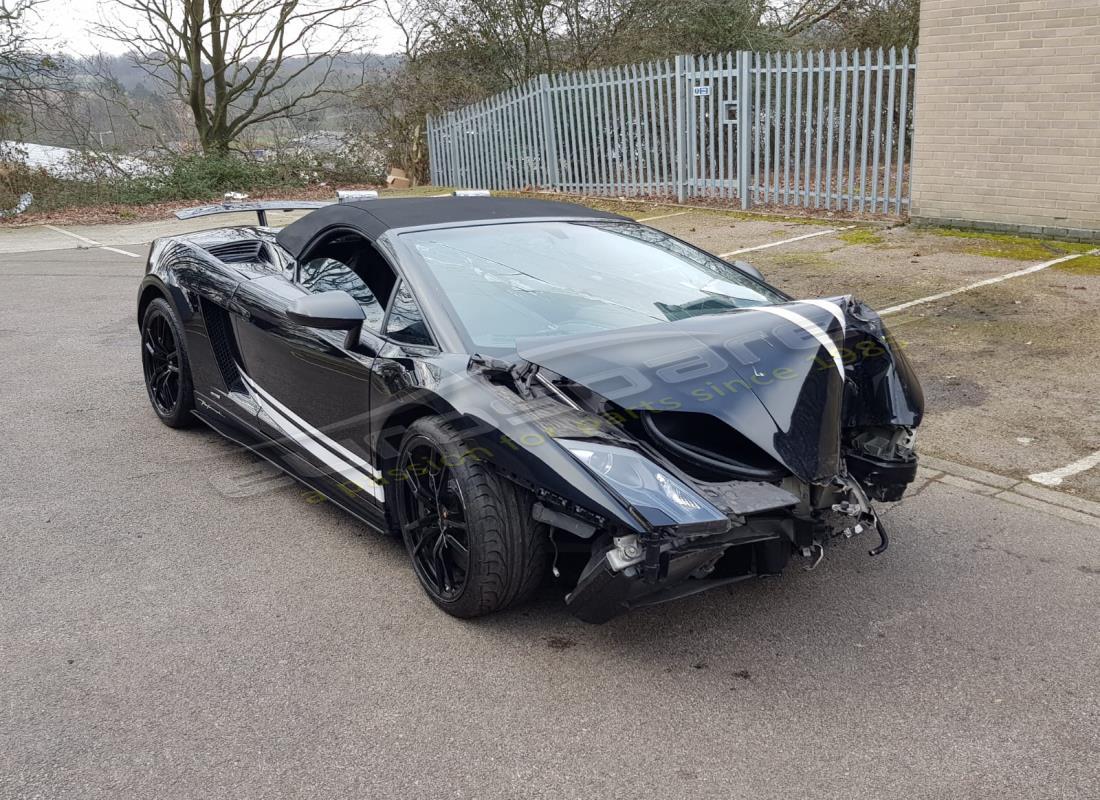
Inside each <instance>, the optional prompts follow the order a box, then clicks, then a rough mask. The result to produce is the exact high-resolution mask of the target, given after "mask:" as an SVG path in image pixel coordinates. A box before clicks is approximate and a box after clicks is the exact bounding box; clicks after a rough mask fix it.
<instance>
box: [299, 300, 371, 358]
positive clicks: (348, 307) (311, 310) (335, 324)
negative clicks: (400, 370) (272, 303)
mask: <svg viewBox="0 0 1100 800" xmlns="http://www.w3.org/2000/svg"><path fill="white" fill-rule="evenodd" d="M286 315H287V317H288V318H289V319H290V321H291V322H296V323H298V324H299V325H304V326H305V327H307V328H319V329H321V330H326V331H347V332H348V335H347V337H346V338H345V339H344V347H347V348H351V347H352V346H353V345H354V344H355V343H356V342H358V341H359V333H360V331H361V330H362V328H363V321H364V320H365V319H366V318H367V317H366V315H365V314H364V313H363V307H362V306H361V305H359V301H358V300H356V299H355V298H354V297H352V296H351V295H350V294H348V293H347V292H342V291H333V292H321V293H320V294H311V295H309V296H307V297H299V298H298V299H297V300H295V301H294V302H293V303H291V304H290V306H288V307H287V310H286Z"/></svg>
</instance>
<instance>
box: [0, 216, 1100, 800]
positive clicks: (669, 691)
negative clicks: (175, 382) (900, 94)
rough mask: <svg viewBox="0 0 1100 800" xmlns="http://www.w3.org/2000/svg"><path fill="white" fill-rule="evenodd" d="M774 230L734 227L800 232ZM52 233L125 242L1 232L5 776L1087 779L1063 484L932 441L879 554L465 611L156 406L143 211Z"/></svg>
mask: <svg viewBox="0 0 1100 800" xmlns="http://www.w3.org/2000/svg"><path fill="white" fill-rule="evenodd" d="M655 213H656V212H655ZM662 223H665V224H666V225H667V229H669V230H673V231H675V232H677V233H678V234H680V235H689V234H691V233H692V232H691V231H687V230H681V227H682V226H683V227H684V228H687V227H691V224H692V223H691V220H690V219H684V218H683V217H672V218H668V219H667V220H661V221H654V222H653V224H655V225H658V226H661V225H662ZM792 227H793V228H797V229H788V228H787V227H786V226H783V225H779V226H778V227H777V225H776V224H775V223H765V222H756V223H753V224H745V225H741V224H740V223H737V225H735V226H734V233H733V234H731V236H732V237H733V238H735V239H736V241H735V242H734V244H736V245H738V246H740V247H747V246H753V245H755V244H760V243H767V242H769V241H777V240H779V239H782V238H784V237H793V236H797V235H800V234H801V233H805V232H810V231H813V230H815V228H814V227H812V226H809V227H807V226H792ZM23 230H30V231H31V233H30V234H28V233H23ZM73 230H75V232H76V233H77V234H79V235H80V236H83V237H85V238H86V239H90V240H92V241H95V242H98V243H99V244H102V245H107V246H109V247H113V248H115V249H116V250H122V251H127V252H130V253H133V254H136V255H135V256H126V255H123V254H120V253H118V252H112V251H108V250H103V249H102V248H99V247H89V246H87V245H86V244H85V243H82V242H81V241H79V240H77V239H73V238H72V237H70V236H66V235H65V234H58V233H57V232H56V231H45V232H44V231H41V230H39V229H22V230H21V231H19V232H15V231H8V230H0V363H2V364H3V373H2V384H0V407H2V409H3V412H4V413H3V416H2V421H0V426H2V427H0V435H2V440H3V442H4V445H3V447H2V448H0V469H2V470H3V475H4V476H5V479H4V482H3V484H2V485H0V547H2V552H3V553H4V556H5V557H4V558H3V560H2V561H0V674H2V676H3V679H2V681H0V798H5V799H6V798H35V797H42V798H69V797H71V798H129V797H135V798H137V797H140V798H150V797H171V798H190V797H195V798H220V797H225V798H253V797H311V798H316V797H379V798H387V797H400V798H433V799H434V798H443V797H455V798H521V797H522V798H591V797H660V798H679V797H685V798H711V797H713V798H764V797H775V798H780V797H782V798H791V797H812V798H833V797H835V798H846V799H848V800H854V799H855V798H898V797H904V798H957V797H966V798H978V797H991V798H992V797H996V798H1029V799H1032V798H1048V797H1049V798H1086V797H1094V796H1095V791H1096V786H1097V785H1100V760H1098V759H1097V753H1098V752H1100V681H1098V677H1100V627H1098V624H1097V620H1098V619H1100V614H1098V611H1100V548H1097V544H1098V541H1100V538H1098V537H1100V511H1098V507H1096V505H1095V503H1091V502H1090V501H1089V500H1088V499H1087V498H1086V497H1085V496H1084V495H1073V494H1068V493H1063V492H1055V491H1050V490H1047V489H1043V488H1042V487H1039V486H1036V485H1034V484H1033V483H1032V482H1029V481H1028V480H1027V479H1026V477H1025V476H1024V472H1026V469H1028V468H1030V467H1027V466H1026V465H1025V467H1023V468H1021V469H1022V470H1023V471H1021V469H1017V466H1016V465H1015V464H1014V462H1013V461H1012V460H1011V458H1010V457H1009V456H1007V455H1005V456H1002V457H1001V458H1002V462H1001V466H1002V467H1003V469H988V470H983V469H981V468H975V467H973V466H969V465H967V464H963V463H959V461H956V460H949V459H947V458H945V457H943V454H942V453H937V455H939V456H940V457H937V455H932V456H931V457H930V458H928V459H926V460H925V464H926V466H925V468H924V469H922V474H921V479H920V481H919V483H918V485H916V486H914V487H913V489H912V490H911V492H910V494H909V495H908V496H907V497H906V499H905V500H903V501H902V502H901V503H899V504H896V505H893V506H892V507H890V508H888V509H887V511H886V521H887V524H888V525H889V527H890V529H891V531H892V537H891V538H892V546H891V547H890V549H889V551H888V552H887V553H885V554H884V555H882V556H880V557H878V558H870V557H868V555H867V552H866V551H867V548H868V547H869V546H870V544H871V543H870V542H868V541H866V540H861V539H860V538H858V537H857V538H856V539H852V540H851V541H848V542H844V543H842V544H840V545H839V546H836V547H834V548H832V549H830V550H829V551H828V552H827V554H826V558H825V560H824V561H823V563H822V564H821V565H820V566H819V567H818V568H817V569H816V570H814V571H812V572H810V571H805V570H803V569H802V568H801V566H800V564H799V563H796V562H792V565H791V566H790V567H789V568H788V570H787V572H786V574H785V575H784V576H783V577H782V578H781V579H778V580H768V581H759V582H753V583H748V584H741V585H737V586H734V587H731V588H729V589H720V590H716V591H714V592H711V593H708V594H704V595H700V596H696V597H693V598H688V599H686V600H682V601H679V602H676V603H673V604H670V605H665V606H660V607H656V608H652V609H648V610H643V611H639V612H635V613H632V614H630V615H627V616H625V617H622V618H619V619H616V620H614V621H612V622H610V623H608V624H606V625H603V626H589V625H585V624H584V623H581V622H579V621H577V620H575V619H574V618H572V617H571V616H570V615H569V614H568V612H567V611H566V610H565V607H564V604H563V603H562V602H561V599H560V593H555V591H554V590H553V588H552V587H548V588H547V590H546V591H545V592H544V593H543V595H542V596H541V597H540V598H539V599H538V600H537V601H536V602H535V603H534V604H532V605H529V606H527V607H525V608H522V609H517V610H515V611H512V612H508V613H505V614H502V615H498V616H494V617H490V618H487V619H483V620H479V621H474V622H462V621H459V620H455V619H452V618H450V617H447V616H446V615H444V614H442V613H441V612H439V611H437V610H436V609H435V607H434V606H433V605H432V604H431V603H430V602H429V601H428V600H427V598H426V597H425V596H424V595H423V593H422V592H421V590H420V589H419V587H418V585H417V583H416V580H415V578H414V576H413V574H412V572H411V570H410V569H409V566H408V563H407V556H406V555H405V553H404V551H403V549H402V547H401V546H400V545H399V544H398V543H397V542H395V541H393V540H390V539H385V538H383V537H381V536H379V535H376V534H374V533H371V532H370V531H366V530H364V529H363V527H362V526H361V525H360V524H358V523H357V522H355V521H354V520H353V519H351V518H350V517H348V516H346V515H345V514H343V513H341V512H339V511H338V510H336V509H334V508H331V507H330V506H329V505H328V504H320V505H314V504H310V503H309V502H307V499H306V498H307V494H306V493H305V492H304V491H303V490H302V488H301V487H299V486H298V485H297V484H294V483H293V482H291V481H290V480H289V479H286V478H285V477H282V476H280V475H278V474H275V473H273V472H272V470H271V469H270V468H269V467H267V466H266V465H265V464H263V463H261V462H259V461H258V460H257V459H256V458H255V457H254V456H251V455H249V454H247V453H246V452H243V451H242V450H240V449H239V448H236V447H235V446H233V445H231V444H229V443H227V442H225V441H224V440H221V439H220V438H218V437H217V436H216V435H214V434H213V433H212V432H210V431H208V430H206V429H203V428H198V429H195V430H192V431H184V432H180V431H173V430H170V429H168V428H166V427H164V426H162V425H161V424H160V423H159V422H158V421H157V420H156V418H155V416H154V415H153V413H152V411H151V410H150V409H149V407H148V401H147V399H146V397H145V391H144V388H143V385H142V377H141V366H140V360H139V358H138V336H137V326H136V321H135V319H134V314H135V312H134V305H135V294H136V288H137V284H138V281H139V279H140V277H141V274H142V271H143V268H144V256H145V253H146V251H147V247H148V238H149V237H150V236H151V235H155V234H153V233H151V232H150V231H152V230H153V229H152V228H144V227H139V226H118V229H113V230H108V229H106V228H105V229H103V230H98V229H93V228H85V229H73ZM158 230H159V229H158ZM34 231H37V232H38V234H39V235H40V236H42V237H46V238H42V239H35V238H34V235H33V232H34ZM13 234H18V236H19V237H25V238H22V239H21V240H20V241H19V242H13V241H12V239H11V237H12V235H13ZM828 238H829V237H825V236H823V237H821V239H811V240H809V242H816V243H817V244H815V245H814V247H817V246H822V247H824V246H825V243H824V242H822V241H821V240H822V239H828ZM46 245H49V246H46ZM707 246H708V247H709V248H710V249H713V250H719V251H721V250H720V248H721V247H722V246H723V245H722V242H721V241H719V240H717V239H715V240H714V241H710V242H708V243H707ZM801 247H802V245H801V244H800V245H799V246H798V247H796V246H795V245H791V246H790V248H791V249H793V250H798V251H800V252H802V250H799V248H801ZM730 249H733V248H732V247H731V248H730ZM783 251H784V248H783V247H776V248H774V249H771V250H768V251H766V252H767V253H770V254H772V255H774V256H780V255H781V253H782V252H783ZM788 252H789V250H788ZM805 252H813V250H812V249H809V248H808V249H806V250H805ZM830 252H831V251H830ZM769 258H770V257H769ZM764 262H768V268H766V269H765V272H766V274H768V276H769V278H775V279H776V280H777V282H779V281H785V282H786V283H787V285H789V286H797V285H800V282H805V283H807V284H808V283H812V282H814V281H817V280H818V278H815V277H807V274H806V273H807V269H808V265H811V262H812V260H807V261H806V262H805V264H803V265H802V266H801V267H800V266H799V264H797V263H796V264H793V265H792V264H790V263H788V264H787V265H786V266H784V265H782V264H781V263H772V262H771V261H769V260H768V259H767V258H762V259H761V261H760V262H758V263H761V264H762V265H763V263H764ZM813 263H817V264H818V266H820V262H813ZM979 266H982V267H988V268H989V270H990V272H991V274H992V271H993V268H994V267H995V266H996V265H992V264H989V265H976V266H975V267H974V268H975V269H977V268H978V267H979ZM1011 266H1018V264H1016V265H1010V267H1011ZM800 269H801V270H802V271H799V270H800ZM845 274H846V273H845ZM866 280H867V281H868V283H869V284H871V285H872V288H873V291H875V292H878V293H880V294H882V297H881V299H880V300H879V302H887V301H890V302H900V301H903V300H907V299H911V297H913V296H918V295H911V294H910V295H908V296H907V295H906V294H905V292H904V291H903V290H905V289H906V287H905V286H904V285H900V283H899V284H896V285H895V286H894V288H895V289H896V290H897V291H895V292H894V293H893V295H892V296H891V297H887V296H886V294H887V292H886V291H885V288H887V287H883V286H882V283H881V281H879V282H875V281H872V280H871V279H870V278H869V277H867V278H866ZM968 280H970V278H969V277H968V278H966V279H965V280H962V281H960V282H964V283H965V282H966V281H968ZM936 281H937V282H938V281H939V278H938V277H937V278H936ZM921 324H923V325H931V321H929V320H927V319H924V320H922V321H921ZM952 324H954V323H952ZM960 324H962V323H960ZM914 325H916V323H914ZM929 335H931V334H929ZM956 335H957V336H961V334H956ZM1095 380H1096V378H1095V375H1094V377H1093V382H1094V385H1095ZM1037 402H1038V403H1049V404H1052V405H1054V404H1057V403H1059V402H1061V399H1060V396H1059V395H1058V393H1057V392H1056V391H1053V390H1052V391H1050V392H1049V393H1048V394H1042V393H1040V394H1039V395H1037ZM934 419H935V410H934V409H930V421H932V420H934ZM964 427H965V426H964V425H963V424H962V423H959V430H960V431H961V432H960V433H959V435H960V436H961V437H962V438H963V440H964V442H963V445H960V448H961V449H962V450H964V451H967V452H968V450H967V448H969V447H973V448H974V449H975V450H977V449H979V446H980V442H975V443H973V444H968V443H967V442H966V441H965V440H966V432H965V430H963V428H964ZM975 435H977V434H975ZM1086 445H1087V442H1082V443H1081V446H1086ZM1094 548H1097V549H1094Z"/></svg>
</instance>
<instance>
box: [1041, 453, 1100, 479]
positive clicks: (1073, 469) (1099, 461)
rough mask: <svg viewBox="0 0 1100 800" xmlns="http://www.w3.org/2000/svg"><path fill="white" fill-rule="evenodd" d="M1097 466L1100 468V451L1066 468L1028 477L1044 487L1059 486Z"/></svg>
mask: <svg viewBox="0 0 1100 800" xmlns="http://www.w3.org/2000/svg"><path fill="white" fill-rule="evenodd" d="M1096 466H1100V450H1097V451H1096V452H1095V453H1093V454H1092V455H1090V456H1085V457H1084V458H1081V459H1078V460H1077V461H1074V462H1073V463H1072V464H1066V465H1065V466H1064V467H1059V468H1058V469H1052V470H1051V471H1050V472H1036V473H1035V474H1034V475H1028V476H1027V477H1028V479H1029V480H1033V481H1035V482H1036V483H1041V484H1043V486H1058V485H1059V484H1061V483H1062V481H1064V480H1065V479H1066V478H1069V477H1071V476H1073V475H1076V474H1077V473H1078V472H1084V471H1085V470H1087V469H1092V468H1093V467H1096Z"/></svg>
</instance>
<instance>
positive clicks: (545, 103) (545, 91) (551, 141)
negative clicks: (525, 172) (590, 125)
mask: <svg viewBox="0 0 1100 800" xmlns="http://www.w3.org/2000/svg"><path fill="white" fill-rule="evenodd" d="M539 111H540V116H541V117H542V163H543V164H545V165H546V179H547V180H548V181H549V182H550V188H551V189H553V190H555V191H557V190H558V142H557V137H556V136H555V135H554V121H553V116H552V115H553V113H554V104H553V103H551V102H550V76H549V75H546V74H543V75H539Z"/></svg>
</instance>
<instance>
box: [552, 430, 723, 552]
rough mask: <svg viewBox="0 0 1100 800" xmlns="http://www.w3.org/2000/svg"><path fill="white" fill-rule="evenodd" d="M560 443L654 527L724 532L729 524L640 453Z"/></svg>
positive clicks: (593, 444)
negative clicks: (677, 526)
mask: <svg viewBox="0 0 1100 800" xmlns="http://www.w3.org/2000/svg"><path fill="white" fill-rule="evenodd" d="M557 441H558V443H559V444H560V445H562V446H563V447H564V448H565V449H567V450H568V451H569V452H570V453H571V454H572V455H573V457H574V458H575V459H577V460H578V461H580V462H581V463H582V464H584V465H585V466H586V467H587V468H588V469H589V471H591V472H592V474H594V475H595V476H596V477H597V478H599V479H600V480H601V481H603V482H604V483H605V484H607V486H608V487H610V488H611V489H613V490H614V491H615V493H616V494H618V495H619V496H620V497H621V498H622V499H623V500H624V501H626V502H627V503H628V504H630V505H631V506H633V507H634V508H635V509H637V511H638V512H639V513H640V514H642V516H644V517H645V518H646V520H647V521H648V522H649V523H650V524H651V525H654V526H666V525H681V526H683V525H690V526H695V525H700V526H703V527H705V528H710V527H711V526H714V527H716V528H718V529H720V530H724V528H723V527H722V524H723V523H725V525H726V526H728V524H729V520H728V519H727V517H726V515H725V514H723V513H722V512H721V511H719V510H718V509H717V508H715V507H714V506H713V505H711V504H710V503H708V502H707V501H706V500H705V499H703V498H702V497H700V496H699V494H698V493H697V492H695V491H694V490H693V489H692V488H691V487H689V486H688V485H687V484H685V483H684V482H683V481H681V480H680V479H679V478H677V477H676V476H674V475H670V474H669V473H668V472H667V471H666V470H665V469H664V468H663V467H661V466H660V465H658V464H654V463H653V462H652V461H650V460H649V459H648V458H646V457H645V456H643V455H642V454H640V453H636V452H634V451H633V450H629V449H627V448H625V447H615V446H614V445H607V444H602V443H599V442H586V441H581V440H577V439H558V440H557Z"/></svg>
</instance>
